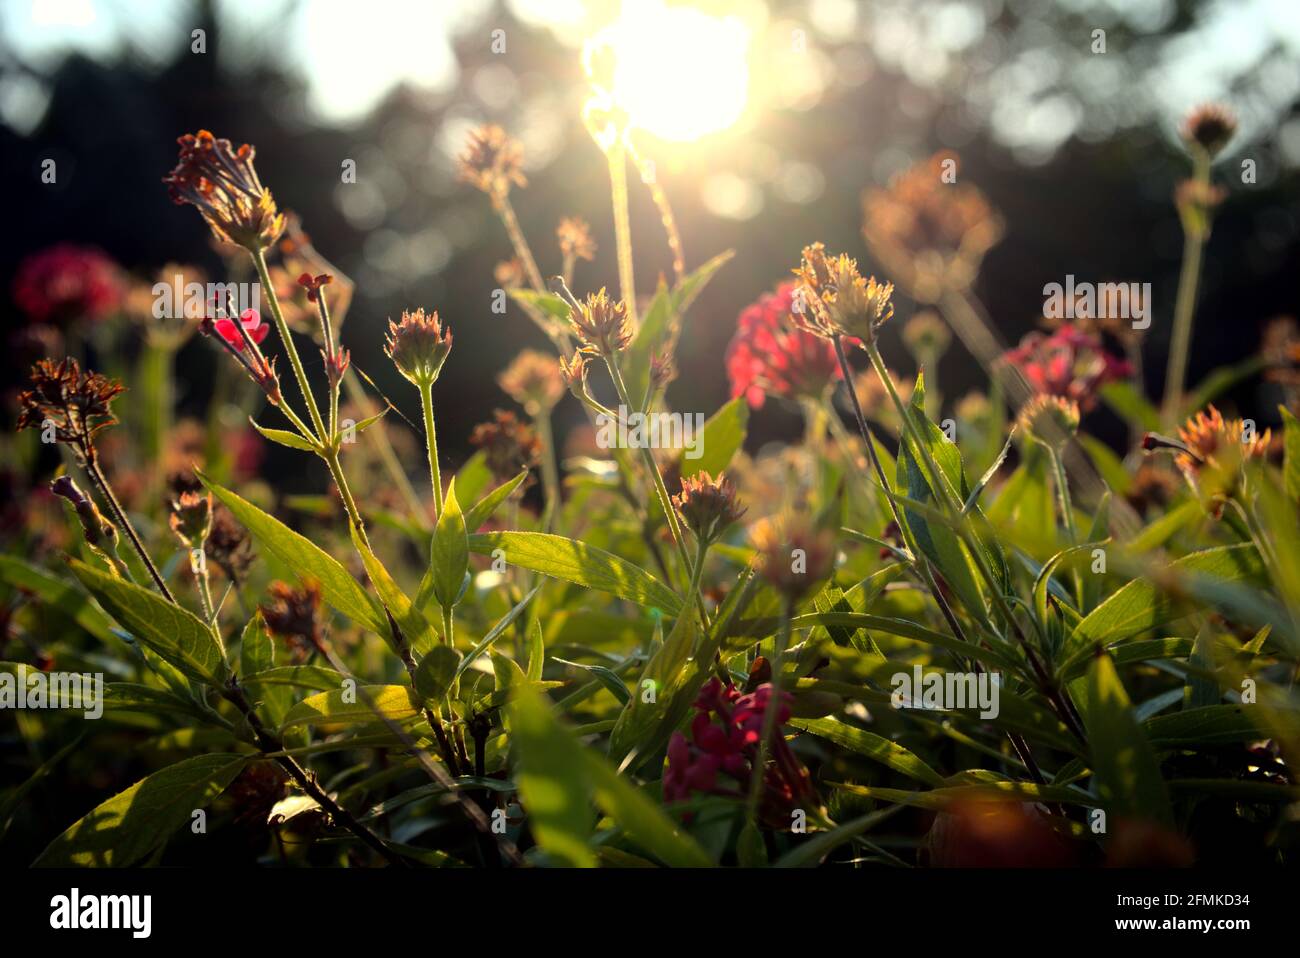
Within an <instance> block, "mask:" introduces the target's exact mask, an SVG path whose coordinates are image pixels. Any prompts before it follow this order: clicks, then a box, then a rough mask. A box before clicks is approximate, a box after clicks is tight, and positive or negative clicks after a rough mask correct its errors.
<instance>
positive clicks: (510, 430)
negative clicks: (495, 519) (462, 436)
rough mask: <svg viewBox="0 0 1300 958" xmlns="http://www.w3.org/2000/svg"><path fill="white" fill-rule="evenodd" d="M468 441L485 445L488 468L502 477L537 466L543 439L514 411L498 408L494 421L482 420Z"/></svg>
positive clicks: (508, 476)
mask: <svg viewBox="0 0 1300 958" xmlns="http://www.w3.org/2000/svg"><path fill="white" fill-rule="evenodd" d="M469 443H470V445H471V446H474V447H475V448H478V449H482V450H483V453H484V456H485V458H486V459H487V466H488V469H490V470H491V471H492V475H493V476H494V477H495V478H496V479H497V480H498V481H499V482H504V481H505V480H507V479H510V478H513V477H514V476H515V475H517V474H518V473H519V472H520V470H523V469H533V468H536V466H537V464H538V463H539V462H540V461H541V454H542V441H541V440H540V439H539V438H538V437H537V433H535V432H533V430H532V429H531V428H530V427H529V426H528V425H527V424H526V423H523V422H520V421H519V419H518V418H517V417H516V416H515V414H514V413H512V412H506V411H505V410H502V409H497V410H495V411H494V412H493V413H492V421H491V422H482V423H479V424H478V425H477V426H475V427H474V429H473V430H472V431H471V432H470V434H469Z"/></svg>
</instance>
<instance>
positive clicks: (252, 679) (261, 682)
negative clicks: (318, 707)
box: [243, 665, 343, 692]
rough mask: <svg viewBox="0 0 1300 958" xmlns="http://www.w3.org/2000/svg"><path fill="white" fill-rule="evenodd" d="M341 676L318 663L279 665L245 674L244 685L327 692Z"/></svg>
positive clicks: (336, 683)
mask: <svg viewBox="0 0 1300 958" xmlns="http://www.w3.org/2000/svg"><path fill="white" fill-rule="evenodd" d="M342 678H343V677H342V676H341V675H339V673H337V672H335V671H334V670H333V669H328V668H325V667H324V666H320V665H281V666H278V667H277V668H274V669H267V670H266V671H265V672H258V673H256V674H255V675H249V676H245V677H244V679H243V682H244V684H245V685H247V686H250V687H253V688H274V687H285V688H294V689H315V690H316V691H317V692H328V691H330V690H332V689H337V688H338V687H339V683H340V682H341V681H342Z"/></svg>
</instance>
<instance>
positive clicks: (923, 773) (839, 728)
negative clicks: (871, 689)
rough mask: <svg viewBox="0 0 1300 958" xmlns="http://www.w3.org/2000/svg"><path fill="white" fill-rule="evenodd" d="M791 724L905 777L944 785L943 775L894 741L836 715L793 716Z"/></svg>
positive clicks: (925, 782)
mask: <svg viewBox="0 0 1300 958" xmlns="http://www.w3.org/2000/svg"><path fill="white" fill-rule="evenodd" d="M790 724H791V725H793V726H794V727H795V728H801V729H803V730H804V731H805V732H811V733H812V734H813V735H816V736H818V737H820V738H824V739H826V740H827V741H830V742H834V743H835V744H836V745H838V746H840V747H841V748H846V749H848V750H849V751H850V752H857V753H858V754H859V755H865V756H866V757H867V758H870V759H874V760H875V761H877V762H880V763H881V764H883V765H888V766H889V767H890V768H892V769H893V770H894V771H896V772H899V773H901V774H903V775H906V776H907V777H908V778H914V779H916V780H917V781H918V782H922V783H924V784H926V785H932V786H936V785H942V784H943V776H942V775H940V774H939V773H938V772H936V771H935V770H934V769H932V768H931V767H930V766H929V765H927V764H925V762H923V761H921V760H920V759H919V758H917V757H916V755H915V754H913V753H912V752H910V751H908V750H907V749H905V748H904V747H903V746H901V745H899V744H898V743H897V742H891V741H890V740H889V739H887V738H884V737H883V736H880V735H876V734H875V733H874V732H868V731H867V730H866V729H860V728H858V727H856V726H853V725H848V724H846V723H844V722H841V721H840V720H839V719H835V718H822V719H800V718H794V719H791V720H790Z"/></svg>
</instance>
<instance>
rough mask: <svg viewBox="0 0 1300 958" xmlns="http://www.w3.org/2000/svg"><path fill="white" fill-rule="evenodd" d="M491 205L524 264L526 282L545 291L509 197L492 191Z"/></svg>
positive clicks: (540, 274) (540, 291)
mask: <svg viewBox="0 0 1300 958" xmlns="http://www.w3.org/2000/svg"><path fill="white" fill-rule="evenodd" d="M492 205H493V206H494V207H495V208H496V211H497V213H498V214H499V215H500V217H501V222H502V224H503V225H504V226H505V228H506V234H507V235H508V236H509V237H510V245H511V246H513V247H514V248H515V255H516V256H518V257H519V262H521V263H523V265H524V272H525V273H527V274H528V282H529V283H530V284H531V285H532V287H533V289H535V290H537V292H539V293H544V292H546V284H545V283H544V282H542V272H541V270H539V269H538V268H537V260H535V259H533V251H532V250H531V249H530V248H529V246H528V240H527V239H525V238H524V231H523V230H522V229H520V228H519V218H518V217H517V216H515V208H514V207H513V206H512V205H510V197H509V196H508V195H507V194H506V193H501V194H500V195H498V194H495V193H494V194H493V195H492Z"/></svg>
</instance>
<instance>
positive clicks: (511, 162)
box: [460, 124, 528, 199]
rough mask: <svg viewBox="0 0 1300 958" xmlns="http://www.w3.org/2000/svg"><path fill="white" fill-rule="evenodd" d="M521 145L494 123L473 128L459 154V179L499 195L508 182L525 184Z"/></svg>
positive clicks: (502, 192) (526, 181) (507, 191)
mask: <svg viewBox="0 0 1300 958" xmlns="http://www.w3.org/2000/svg"><path fill="white" fill-rule="evenodd" d="M523 159H524V151H523V147H521V146H520V145H519V141H518V140H515V139H512V138H511V137H510V136H509V135H507V133H506V131H505V130H503V129H501V127H499V126H497V125H495V124H488V125H486V126H481V127H479V128H478V129H476V130H472V131H471V132H470V135H469V142H468V143H466V145H465V151H464V152H463V153H462V154H461V155H460V178H461V179H462V180H464V181H465V182H467V183H472V184H474V186H476V187H478V188H479V189H480V190H482V191H483V192H484V193H487V194H488V195H489V196H491V197H493V198H494V199H496V198H502V197H504V196H505V195H506V194H507V193H509V192H510V186H511V184H514V185H515V186H527V185H528V180H527V179H525V177H524V172H523Z"/></svg>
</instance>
